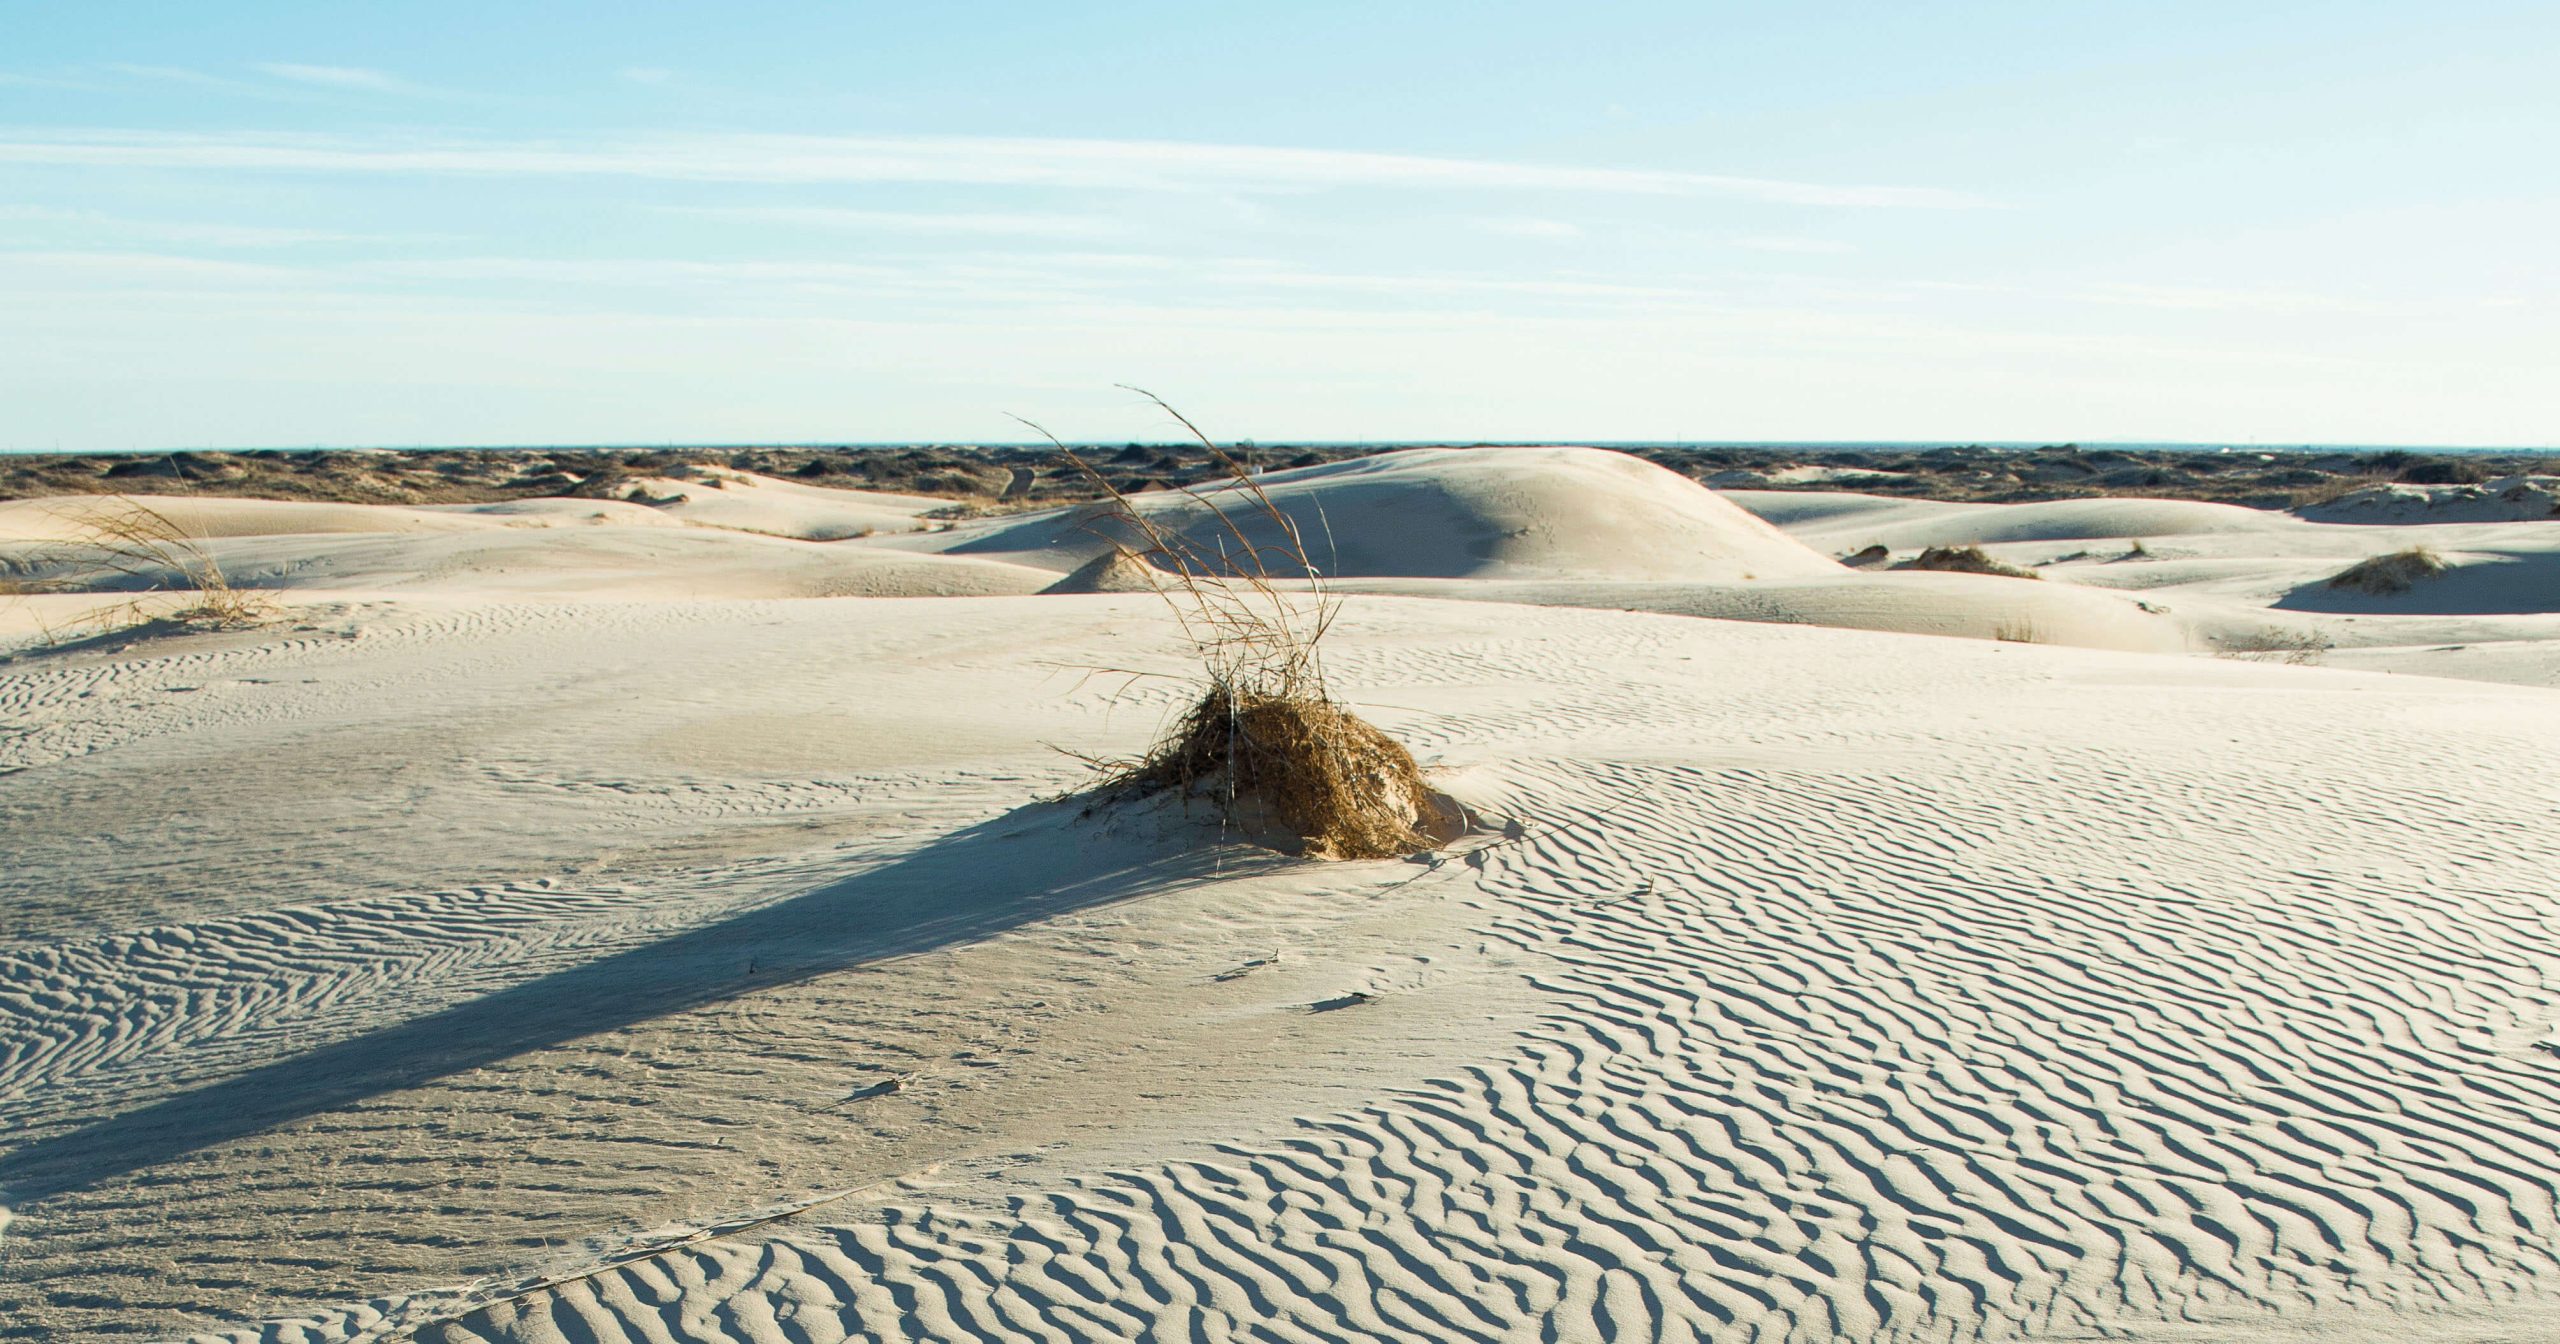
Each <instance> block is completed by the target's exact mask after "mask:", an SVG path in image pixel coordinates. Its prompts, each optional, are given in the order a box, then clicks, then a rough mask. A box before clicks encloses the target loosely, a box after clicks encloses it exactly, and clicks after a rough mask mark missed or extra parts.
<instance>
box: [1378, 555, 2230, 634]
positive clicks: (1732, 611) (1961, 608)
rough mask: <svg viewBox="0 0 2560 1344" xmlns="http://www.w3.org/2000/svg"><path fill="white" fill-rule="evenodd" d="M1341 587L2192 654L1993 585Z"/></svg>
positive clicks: (2116, 604) (2031, 588) (1819, 582)
mask: <svg viewBox="0 0 2560 1344" xmlns="http://www.w3.org/2000/svg"><path fill="white" fill-rule="evenodd" d="M1343 587H1344V589H1345V590H1346V591H1349V592H1358V593H1392V594H1397V595H1400V596H1408V597H1438V598H1456V599H1464V600H1471V601H1480V602H1516V603H1520V604H1523V605H1531V606H1542V607H1592V608H1597V609H1601V610H1613V611H1649V612H1660V613H1663V614H1665V615H1672V616H1700V617H1706V618H1708V619H1711V620H1722V621H1756V622H1763V623H1769V624H1776V625H1826V626H1833V627H1837V628H1841V629H1848V630H1880V631H1889V632H1892V633H1896V634H1906V635H1944V636H1952V637H1955V638H1959V639H1988V640H2004V641H2008V642H2011V643H2020V644H2058V645H2069V646H2073V647H2078V648H2088V649H2119V650H2124V651H2127V652H2136V653H2180V652H2185V651H2187V650H2189V649H2191V648H2193V647H2195V644H2196V639H2195V636H2194V635H2193V633H2192V632H2191V630H2190V628H2189V622H2188V620H2187V619H2186V616H2185V614H2184V613H2182V612H2180V611H2178V610H2176V609H2174V608H2171V607H2167V606H2164V605H2162V604H2160V603H2156V602H2154V603H2148V604H2146V603H2144V602H2142V601H2140V600H2138V599H2135V598H2131V597H2126V596H2123V595H2120V594H2116V593H2109V592H2101V591H2098V590H2095V589H2089V588H2080V587H2076V586H2073V585H2069V584H2059V583H2020V582H2018V581H2017V580H2015V579H2006V578H2000V577H1996V576H1993V575H1985V574H1946V573H1933V572H1929V571H1924V570H1900V571H1895V572H1891V573H1881V574H1846V575H1842V576H1840V577H1837V578H1830V579H1790V580H1781V581H1777V582H1764V583H1738V584H1713V583H1671V582H1661V581H1633V582H1626V581H1618V582H1612V581H1606V580H1601V581H1589V580H1584V581H1576V580H1545V581H1540V580H1524V581H1510V582H1505V581H1501V580H1475V581H1468V582H1458V581H1450V580H1433V579H1372V580H1354V581H1351V582H1348V583H1346V584H1344V585H1343Z"/></svg>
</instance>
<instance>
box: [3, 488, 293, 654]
mask: <svg viewBox="0 0 2560 1344" xmlns="http://www.w3.org/2000/svg"><path fill="white" fill-rule="evenodd" d="M59 516H61V517H63V518H64V519H65V520H66V521H67V522H69V523H71V524H72V526H73V528H74V529H75V530H76V535H75V536H74V538H73V539H71V540H68V541H64V542H60V543H57V544H56V545H54V546H53V547H51V548H50V549H49V550H48V551H47V553H46V554H45V555H44V557H43V559H44V560H45V561H46V562H47V563H49V564H51V565H56V566H60V567H63V568H68V569H75V570H82V571H86V572H87V573H88V574H90V575H92V576H95V577H93V579H92V582H93V583H97V582H98V580H100V579H103V580H104V581H105V582H104V583H103V584H100V585H99V586H107V585H114V586H117V587H118V588H119V590H120V591H124V592H127V593H131V594H134V596H132V597H130V598H129V599H128V600H126V601H124V602H122V603H118V604H115V605H114V606H111V607H107V608H104V609H102V610H100V611H97V612H92V613H89V614H88V615H87V616H86V617H84V618H83V620H82V623H83V624H100V623H108V622H112V621H116V620H118V619H122V620H124V621H126V622H129V623H130V622H142V621H154V620H156V621H165V622H169V623H172V624H176V625H179V626H184V627H188V628H191V629H199V630H229V629H240V628H243V627H247V626H252V625H256V624H258V623H259V622H261V621H262V620H264V619H266V616H267V602H266V599H265V598H264V597H263V596H262V595H260V594H258V593H256V592H253V591H250V590H246V589H241V588H236V587H234V586H232V584H231V581H230V580H229V579H228V578H227V577H225V576H224V574H223V572H222V566H221V564H220V563H219V562H218V561H216V560H215V558H214V555H213V552H212V550H211V549H210V548H208V547H207V546H206V545H205V544H204V542H205V539H204V538H203V537H201V536H199V535H197V534H196V533H193V532H191V531H189V530H188V529H187V528H186V527H184V526H182V525H181V524H180V523H179V522H178V521H177V520H176V519H173V518H171V517H170V516H169V515H168V514H166V513H164V512H162V511H160V510H159V509H156V508H153V507H152V506H150V505H149V504H146V503H144V502H142V501H141V500H138V499H134V498H131V497H128V496H122V495H110V496H105V497H103V498H102V499H100V500H98V501H96V502H94V503H84V504H82V505H80V506H78V507H76V508H73V509H70V510H67V511H65V512H63V513H61V514H60V515H59ZM158 594H178V595H181V597H182V598H183V600H182V601H180V602H179V603H178V604H177V605H176V606H174V607H172V608H170V609H169V610H166V611H153V610H151V609H150V604H148V603H147V602H146V599H147V598H148V597H150V596H153V595H158Z"/></svg>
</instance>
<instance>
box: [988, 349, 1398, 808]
mask: <svg viewBox="0 0 2560 1344" xmlns="http://www.w3.org/2000/svg"><path fill="white" fill-rule="evenodd" d="M1130 390H1132V391H1135V392H1137V393H1138V394H1139V395H1140V396H1143V397H1145V398H1147V399H1148V400H1149V401H1152V402H1154V403H1155V404H1156V405H1157V406H1158V407H1159V408H1161V409H1162V410H1164V412H1165V413H1166V414H1168V415H1171V416H1172V417H1173V418H1174V419H1175V420H1176V421H1177V422H1179V423H1180V424H1181V425H1182V427H1183V428H1184V429H1186V430H1189V431H1190V432H1191V434H1192V436H1193V437H1194V438H1195V439H1197V440H1198V441H1199V443H1200V444H1201V446H1203V447H1205V448H1207V449H1208V450H1209V455H1210V458H1211V459H1212V460H1213V461H1214V462H1216V463H1217V465H1218V467H1219V468H1220V469H1221V470H1222V471H1224V472H1225V473H1226V475H1227V480H1226V481H1225V482H1222V483H1220V484H1219V485H1218V486H1216V487H1213V488H1186V489H1183V490H1182V491H1181V492H1180V493H1182V494H1184V495H1186V496H1188V497H1189V500H1190V502H1191V503H1192V504H1193V505H1195V506H1197V507H1198V508H1199V509H1201V510H1203V511H1205V516H1206V517H1207V518H1209V519H1212V520H1214V524H1215V525H1214V527H1213V528H1212V530H1211V534H1210V536H1209V537H1208V538H1207V539H1206V540H1194V539H1193V538H1191V537H1190V536H1188V535H1186V534H1185V533H1183V532H1181V531H1179V530H1175V529H1172V528H1168V527H1166V526H1163V525H1161V524H1159V523H1157V522H1156V521H1155V520H1154V519H1151V518H1149V517H1148V516H1147V515H1146V514H1145V513H1144V512H1143V511H1141V510H1140V509H1139V508H1138V507H1137V506H1136V505H1135V504H1133V503H1131V502H1130V499H1129V497H1128V496H1127V495H1125V494H1123V493H1122V492H1121V491H1120V490H1119V489H1118V488H1117V487H1115V486H1114V485H1112V484H1111V482H1110V481H1109V480H1107V479H1106V478H1105V477H1104V476H1103V474H1102V472H1100V471H1099V470H1097V469H1096V468H1095V467H1094V466H1093V465H1092V464H1091V463H1088V462H1087V461H1085V459H1084V458H1082V457H1080V456H1078V455H1077V454H1076V453H1075V452H1074V450H1072V449H1069V448H1068V447H1067V446H1066V445H1065V444H1064V443H1061V442H1059V441H1058V439H1057V438H1056V437H1055V436H1054V435H1050V434H1049V432H1048V431H1047V430H1046V429H1042V428H1041V427H1040V426H1039V425H1037V424H1032V422H1030V421H1027V420H1026V421H1024V422H1023V423H1025V424H1028V425H1030V426H1031V428H1032V429H1034V430H1036V431H1038V432H1039V433H1040V434H1041V435H1042V436H1043V437H1046V438H1048V439H1049V441H1050V442H1051V443H1052V444H1053V445H1055V446H1056V447H1057V448H1058V450H1059V451H1060V452H1062V453H1064V454H1066V456H1067V459H1068V461H1070V462H1071V463H1073V464H1074V465H1075V466H1076V467H1077V469H1079V470H1081V471H1082V472H1083V473H1084V474H1085V476H1086V477H1087V478H1088V479H1089V480H1091V481H1092V482H1093V483H1094V484H1095V485H1096V486H1098V487H1100V488H1101V490H1102V491H1103V492H1104V493H1105V494H1106V495H1107V496H1108V497H1109V502H1108V504H1107V505H1106V506H1105V507H1104V508H1103V509H1102V510H1101V511H1100V512H1099V513H1097V515H1096V516H1095V517H1094V519H1093V520H1092V521H1091V522H1090V523H1089V524H1088V526H1089V527H1090V528H1091V529H1092V531H1093V532H1094V534H1095V535H1097V536H1100V537H1102V538H1104V539H1105V540H1106V541H1108V542H1109V543H1110V544H1111V546H1112V547H1113V548H1114V549H1115V550H1116V552H1117V553H1118V558H1119V559H1120V560H1121V561H1123V562H1134V563H1138V564H1143V565H1145V566H1147V567H1149V568H1150V569H1152V570H1155V571H1158V572H1160V573H1162V574H1163V575H1164V576H1165V581H1164V582H1162V583H1160V584H1155V585H1153V586H1154V588H1155V590H1156V591H1157V592H1158V593H1159V594H1160V595H1161V596H1162V597H1163V598H1164V600H1165V602H1166V604H1167V605H1168V606H1170V607H1171V608H1172V610H1173V614H1174V619H1175V621H1176V622H1177V623H1178V624H1179V625H1180V626H1181V629H1182V633H1183V637H1184V638H1185V640H1186V641H1188V642H1189V644H1190V646H1191V652H1192V654H1193V656H1194V657H1195V658H1197V659H1198V660H1199V663H1200V667H1201V672H1202V676H1203V679H1204V681H1205V682H1206V683H1207V684H1206V686H1205V688H1204V689H1203V690H1202V692H1201V695H1200V698H1199V699H1198V700H1197V701H1195V702H1194V703H1193V704H1192V706H1191V708H1190V709H1189V710H1187V711H1185V712H1184V713H1183V714H1182V716H1181V717H1180V718H1178V719H1176V720H1175V721H1174V723H1173V725H1172V727H1171V728H1170V729H1168V730H1167V731H1166V732H1165V734H1164V735H1163V736H1162V737H1160V738H1159V739H1157V741H1156V742H1155V744H1154V745H1153V746H1151V747H1150V748H1148V750H1147V752H1146V754H1145V755H1143V756H1141V757H1139V758H1138V759H1136V760H1134V761H1123V762H1095V764H1096V765H1097V766H1099V767H1100V768H1101V769H1102V771H1103V778H1102V779H1101V780H1100V781H1099V782H1098V783H1096V784H1095V785H1094V786H1093V787H1092V788H1091V789H1090V790H1089V791H1088V797H1089V798H1090V799H1091V800H1092V803H1093V804H1094V805H1095V806H1100V805H1102V804H1105V803H1111V802H1119V801H1134V800H1139V799H1145V798H1152V797H1158V796H1163V795H1172V796H1174V797H1176V798H1180V799H1183V800H1185V801H1189V800H1193V799H1201V800H1206V801H1207V802H1209V803H1210V804H1211V805H1213V806H1214V807H1216V808H1217V809H1218V813H1219V815H1220V817H1221V818H1222V819H1223V820H1224V821H1226V822H1227V823H1228V824H1230V825H1232V826H1234V827H1236V828H1237V829H1238V830H1239V831H1241V832H1243V833H1244V834H1247V835H1257V834H1268V833H1269V832H1270V831H1271V830H1272V829H1273V828H1274V827H1277V828H1280V829H1283V830H1285V831H1286V832H1288V834H1290V835H1292V836H1294V837H1295V838H1296V839H1297V841H1298V843H1299V844H1300V845H1301V846H1302V852H1304V853H1305V854H1306V855H1307V856H1308V857H1310V858H1320V859H1383V858H1393V857H1395V856H1397V855H1401V854H1409V853H1412V852H1414V851H1416V850H1422V849H1429V848H1432V847H1433V846H1434V845H1435V844H1436V843H1437V842H1436V841H1435V840H1434V839H1432V837H1431V835H1430V831H1431V830H1432V829H1433V828H1434V827H1435V826H1436V825H1438V824H1440V822H1441V820H1442V819H1441V818H1440V817H1439V816H1438V810H1439V809H1438V805H1437V804H1436V803H1435V801H1434V800H1433V797H1432V793H1431V788H1430V786H1429V785H1428V784H1427V783H1425V782H1424V780H1423V778H1422V771H1421V768H1420V767H1419V766H1418V765H1417V764H1416V763H1415V762H1414V759H1413V754H1412V753H1411V752H1409V751H1406V750H1405V749H1404V748H1403V747H1402V746H1401V745H1398V744H1397V743H1396V741H1395V740H1394V739H1392V738H1390V737H1388V736H1387V735H1386V734H1385V733H1383V732H1380V731H1379V730H1378V729H1377V728H1376V727H1375V726H1374V725H1372V724H1370V723H1368V722H1367V721H1366V720H1364V719H1362V718H1360V716H1358V715H1356V714H1354V713H1352V712H1351V711H1350V710H1349V709H1348V708H1345V707H1344V706H1343V705H1342V704H1341V703H1339V702H1338V701H1336V700H1334V699H1333V697H1332V696H1331V695H1330V694H1328V693H1327V691H1326V689H1325V680H1324V664H1323V659H1322V657H1321V655H1322V652H1323V644H1324V636H1325V632H1326V631H1327V630H1328V629H1330V628H1331V627H1332V624H1333V618H1334V616H1335V614H1336V613H1337V612H1338V610H1339V606H1340V604H1339V602H1338V600H1337V599H1335V598H1334V597H1333V596H1332V595H1330V594H1329V593H1327V592H1326V591H1325V588H1324V582H1323V578H1322V571H1321V569H1320V568H1319V567H1318V566H1317V565H1316V564H1315V563H1314V560H1313V557H1311V556H1310V555H1309V554H1308V552H1307V546H1306V540H1305V538H1304V537H1302V536H1300V535H1299V532H1298V528H1297V524H1296V523H1295V522H1294V521H1293V520H1292V519H1290V518H1289V516H1288V515H1287V514H1285V513H1284V512H1282V511H1281V509H1280V507H1279V506H1278V505H1277V504H1276V503H1274V502H1273V501H1272V499H1271V497H1270V496H1269V495H1267V494H1265V493H1264V492H1263V490H1262V487H1261V485H1260V484H1259V483H1258V482H1256V481H1255V480H1254V478H1253V473H1252V472H1251V471H1249V470H1247V469H1246V468H1245V466H1244V465H1243V464H1242V463H1240V462H1238V461H1237V460H1236V459H1235V458H1234V457H1233V456H1231V455H1230V454H1228V453H1227V452H1226V450H1224V449H1222V448H1220V447H1219V446H1218V445H1217V444H1216V443H1215V442H1213V441H1212V440H1210V438H1209V437H1208V436H1207V435H1205V434H1203V433H1201V432H1200V430H1199V428H1198V427H1197V426H1195V425H1193V424H1192V423H1191V421H1190V420H1188V419H1186V418H1185V417H1184V416H1183V415H1182V413H1181V412H1179V411H1176V410H1174V409H1173V407H1171V406H1170V405H1167V404H1166V403H1165V401H1164V399H1163V398H1161V397H1158V396H1156V395H1155V394H1154V393H1152V392H1147V391H1145V390H1144V389H1138V388H1132V389H1130ZM1248 519H1252V520H1258V521H1259V522H1260V523H1264V524H1268V525H1270V526H1271V527H1272V528H1275V529H1276V530H1277V534H1278V536H1279V537H1280V538H1281V540H1280V542H1279V543H1278V544H1277V545H1276V546H1274V545H1272V544H1269V543H1262V544H1257V543H1255V542H1254V541H1252V540H1251V539H1250V537H1249V536H1248V535H1247V526H1246V520H1248ZM1257 530H1258V529H1257ZM1275 574H1276V575H1281V576H1287V577H1289V578H1292V579H1294V578H1298V577H1300V576H1303V577H1304V579H1305V581H1306V586H1305V587H1304V588H1299V587H1296V586H1290V587H1283V586H1281V584H1280V583H1279V582H1277V581H1275Z"/></svg>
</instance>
